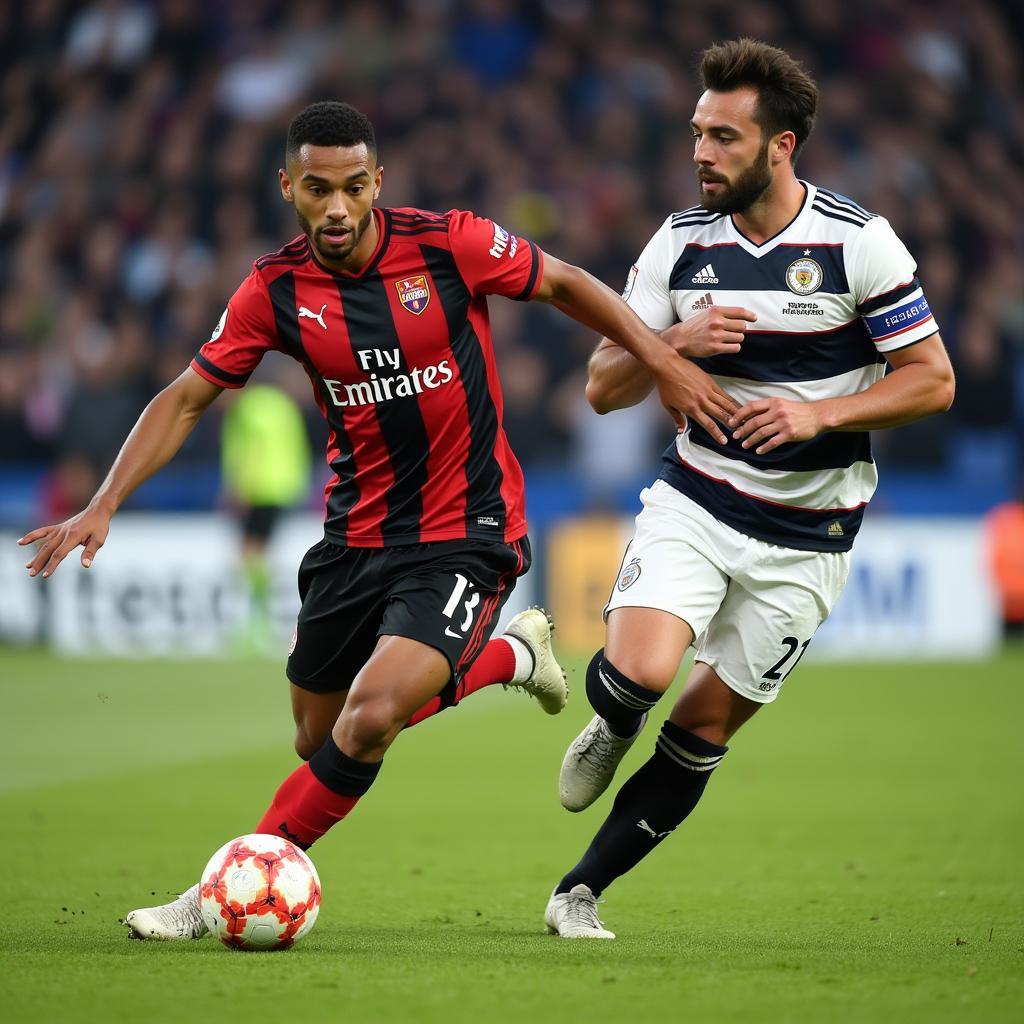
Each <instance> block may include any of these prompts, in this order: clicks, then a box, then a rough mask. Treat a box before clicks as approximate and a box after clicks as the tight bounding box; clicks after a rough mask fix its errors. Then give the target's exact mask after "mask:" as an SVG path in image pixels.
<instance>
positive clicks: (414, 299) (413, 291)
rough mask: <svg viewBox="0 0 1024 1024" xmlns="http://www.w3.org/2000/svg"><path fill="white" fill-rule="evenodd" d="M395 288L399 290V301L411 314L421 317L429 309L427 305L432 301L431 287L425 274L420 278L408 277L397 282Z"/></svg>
mask: <svg viewBox="0 0 1024 1024" xmlns="http://www.w3.org/2000/svg"><path fill="white" fill-rule="evenodd" d="M395 287H396V288H397V289H398V301H399V302H401V303H402V305H403V306H405V308H406V309H407V310H409V312H410V313H415V314H416V315H417V316H419V315H420V313H422V312H423V310H425V309H426V308H427V303H428V302H429V301H430V285H428V284H427V279H426V277H425V276H424V275H423V274H421V275H420V276H419V277H406V278H403V279H402V280H401V281H396V282H395Z"/></svg>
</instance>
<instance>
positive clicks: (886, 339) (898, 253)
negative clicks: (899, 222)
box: [846, 217, 939, 352]
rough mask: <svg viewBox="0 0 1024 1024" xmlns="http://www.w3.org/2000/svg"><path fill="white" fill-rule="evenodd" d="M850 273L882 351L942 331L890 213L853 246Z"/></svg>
mask: <svg viewBox="0 0 1024 1024" xmlns="http://www.w3.org/2000/svg"><path fill="white" fill-rule="evenodd" d="M846 275H847V278H848V280H849V282H850V291H851V292H852V294H853V298H854V301H855V302H856V304H857V312H858V313H860V315H861V319H862V320H863V321H864V326H865V327H866V328H867V330H868V334H869V335H871V340H872V341H873V342H874V343H875V348H876V349H878V351H879V352H893V351H895V350H896V349H899V348H905V347H906V346H907V345H913V344H914V343H915V342H918V341H923V340H924V339H925V338H927V337H930V336H931V335H933V334H935V333H936V332H937V331H938V329H939V327H938V324H936V322H935V318H934V317H933V316H932V311H931V307H930V306H929V305H928V300H927V299H926V298H925V295H924V291H923V289H922V288H921V282H920V281H919V280H918V278H917V264H916V263H915V262H914V258H913V257H912V256H911V255H910V253H909V252H907V247H906V246H905V245H904V244H903V242H902V241H900V239H899V237H898V236H897V235H896V232H895V231H893V229H892V227H891V225H890V224H889V222H888V221H887V220H886V219H885V218H884V217H875V218H873V219H872V220H869V221H868V223H867V224H865V225H864V227H863V228H862V229H861V230H860V231H859V232H858V234H857V236H856V238H855V239H854V241H853V242H852V243H851V244H850V245H849V246H848V247H847V255H846Z"/></svg>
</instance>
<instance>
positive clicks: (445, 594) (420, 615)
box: [287, 537, 530, 693]
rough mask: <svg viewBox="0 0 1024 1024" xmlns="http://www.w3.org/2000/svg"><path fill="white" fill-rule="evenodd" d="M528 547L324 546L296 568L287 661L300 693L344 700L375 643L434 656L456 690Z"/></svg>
mask: <svg viewBox="0 0 1024 1024" xmlns="http://www.w3.org/2000/svg"><path fill="white" fill-rule="evenodd" d="M529 568H530V542H529V541H528V540H527V538H526V537H523V538H522V539H521V540H518V541H513V542H512V543H511V544H504V543H501V542H498V543H494V542H490V541H476V540H449V541H436V542H433V543H428V544H415V545H410V546H408V547H394V548H350V547H340V546H339V545H337V544H334V543H332V542H331V541H329V540H327V539H326V538H325V539H324V540H322V541H320V542H319V543H318V544H314V545H313V547H311V548H310V549H309V551H307V552H306V555H305V557H304V558H303V559H302V564H301V565H300V566H299V597H300V598H301V599H302V608H301V609H300V610H299V619H298V622H297V624H296V626H295V639H294V641H293V644H292V651H291V654H290V655H289V656H288V668H287V674H288V678H289V680H291V682H293V683H294V684H295V685H296V686H299V687H301V688H302V689H304V690H312V691H313V692H315V693H333V692H335V691H337V690H347V689H348V688H349V687H350V686H351V685H352V680H353V679H355V677H356V675H357V674H358V672H359V670H360V669H361V668H362V667H363V665H365V664H366V662H367V661H368V660H369V658H370V655H371V654H372V653H373V649H374V647H375V646H376V644H377V637H379V636H384V635H387V636H405V637H409V638H410V639H412V640H418V641H419V642H420V643H423V644H427V645H428V646H429V647H434V648H436V649H437V650H439V651H440V652H441V653H442V654H443V655H444V656H445V657H446V658H447V659H448V664H449V665H450V666H451V669H452V678H451V680H450V681H449V685H450V686H452V685H454V684H455V683H456V682H458V680H459V678H460V677H461V675H462V674H463V673H464V672H465V671H466V670H467V669H468V668H469V666H470V665H471V664H472V663H473V659H474V658H476V656H477V655H478V654H479V653H480V651H481V650H482V649H483V646H484V644H486V643H487V641H488V640H489V639H490V636H491V633H492V632H493V630H494V626H495V623H496V622H497V621H498V613H499V612H500V610H501V607H502V605H503V604H504V603H505V601H506V599H507V598H508V595H509V594H510V593H512V589H513V587H514V586H515V583H516V579H517V577H519V576H522V575H523V573H525V572H526V571H527V570H528V569H529Z"/></svg>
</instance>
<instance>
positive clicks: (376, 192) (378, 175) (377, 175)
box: [373, 165, 384, 201]
mask: <svg viewBox="0 0 1024 1024" xmlns="http://www.w3.org/2000/svg"><path fill="white" fill-rule="evenodd" d="M383 181H384V166H383V165H380V166H378V168H377V169H376V170H375V171H374V172H373V198H374V201H376V200H377V199H378V197H379V196H380V187H381V183H382V182H383Z"/></svg>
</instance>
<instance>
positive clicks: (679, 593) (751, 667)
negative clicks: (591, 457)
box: [604, 480, 850, 704]
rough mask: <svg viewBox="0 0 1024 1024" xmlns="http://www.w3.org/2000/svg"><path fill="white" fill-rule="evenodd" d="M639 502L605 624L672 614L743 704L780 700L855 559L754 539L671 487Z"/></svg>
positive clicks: (661, 485) (649, 492)
mask: <svg viewBox="0 0 1024 1024" xmlns="http://www.w3.org/2000/svg"><path fill="white" fill-rule="evenodd" d="M640 500H641V501H642V502H643V505H644V509H643V511H642V512H641V513H640V515H638V516H637V517H636V531H635V532H634V534H633V539H632V540H631V541H630V542H629V546H628V547H627V548H626V554H625V555H624V556H623V559H622V567H621V569H620V570H619V577H618V579H617V580H616V582H615V585H614V586H613V587H612V596H611V599H610V600H609V602H608V604H607V606H606V607H605V610H604V614H605V618H607V617H608V613H609V612H610V611H612V610H613V609H615V608H658V609H660V610H662V611H666V612H670V613H671V614H673V615H675V616H677V617H678V618H680V619H682V620H683V621H685V622H686V623H687V624H688V625H689V627H690V628H691V629H692V630H693V635H694V637H695V638H696V640H695V647H696V654H695V659H696V660H697V661H701V662H704V663H705V664H707V665H710V666H711V668H713V669H714V670H715V672H717V673H718V675H719V676H720V677H721V678H722V680H723V681H724V682H725V683H726V684H727V685H728V686H729V687H731V688H732V689H733V690H735V691H736V692H737V693H739V694H740V695H741V696H743V697H747V698H748V699H750V700H754V701H757V702H758V703H761V704H767V703H769V702H771V701H773V700H774V699H775V697H776V696H777V694H778V692H779V689H780V688H781V686H782V684H783V682H784V681H785V679H786V677H787V676H788V675H789V673H790V672H792V671H793V669H794V668H795V667H796V664H797V662H798V661H799V660H800V658H801V657H802V656H803V653H804V651H805V650H806V649H807V645H808V644H809V643H810V642H811V637H813V636H814V634H815V632H816V631H817V629H818V627H819V626H820V625H821V624H822V623H823V622H824V621H825V619H827V618H828V615H829V612H831V611H832V608H833V607H834V606H835V603H836V601H837V600H838V599H839V595H840V594H841V593H842V591H843V586H844V585H845V584H846V577H847V576H848V575H849V572H850V553H849V552H848V551H800V550H798V549H796V548H784V547H780V546H779V545H777V544H768V543H766V542H764V541H760V540H755V539H754V538H753V537H748V536H747V535H746V534H744V533H740V532H739V531H737V530H734V529H732V527H730V526H726V525H725V524H723V523H720V522H719V521H718V520H717V519H715V517H714V516H712V515H711V513H710V512H708V511H706V510H705V509H704V508H702V507H701V506H700V505H698V504H697V503H696V502H694V501H691V500H690V499H689V498H687V497H686V496H685V495H683V494H681V493H680V492H679V491H677V490H676V489H675V488H674V487H672V486H671V485H670V484H668V483H666V482H665V481H664V480H658V481H656V482H655V483H654V484H652V485H651V486H650V487H648V488H646V489H645V490H643V491H642V492H641V494H640Z"/></svg>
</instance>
